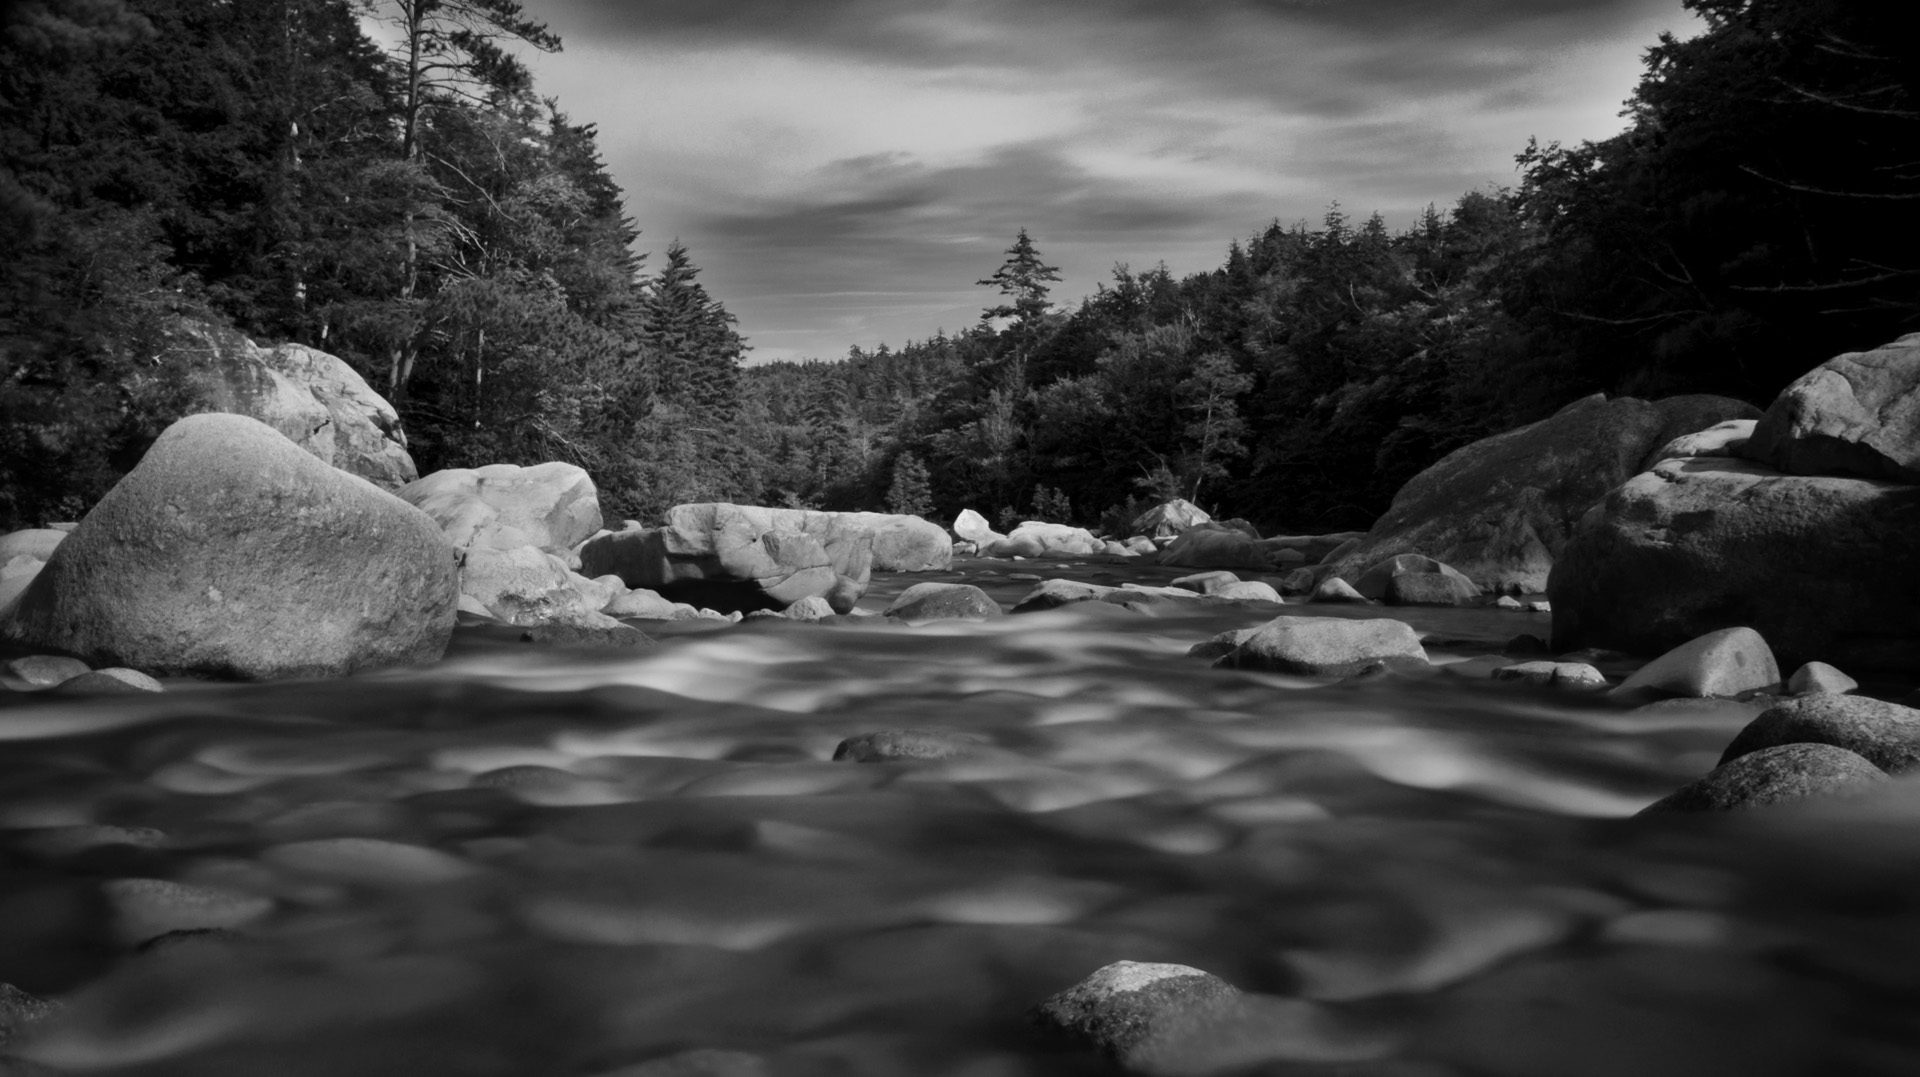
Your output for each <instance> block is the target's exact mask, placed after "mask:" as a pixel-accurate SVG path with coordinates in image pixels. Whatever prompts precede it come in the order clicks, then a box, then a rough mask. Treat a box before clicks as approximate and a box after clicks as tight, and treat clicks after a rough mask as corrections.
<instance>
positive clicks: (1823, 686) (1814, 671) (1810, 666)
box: [1787, 662, 1860, 696]
mask: <svg viewBox="0 0 1920 1077" xmlns="http://www.w3.org/2000/svg"><path fill="white" fill-rule="evenodd" d="M1858 687H1860V682H1859V681H1856V680H1854V679H1853V678H1852V677H1849V676H1847V675H1846V674H1844V673H1842V672H1840V671H1839V670H1837V669H1835V668H1833V667H1832V666H1830V665H1827V664H1826V663H1825V662H1808V663H1807V664H1806V665H1804V666H1801V667H1800V668H1799V669H1796V670H1794V671H1793V676H1791V677H1788V678H1787V692H1788V693H1789V694H1791V695H1796V696H1807V695H1821V694H1831V695H1845V694H1846V693H1848V692H1851V691H1853V690H1854V689H1855V688H1858Z"/></svg>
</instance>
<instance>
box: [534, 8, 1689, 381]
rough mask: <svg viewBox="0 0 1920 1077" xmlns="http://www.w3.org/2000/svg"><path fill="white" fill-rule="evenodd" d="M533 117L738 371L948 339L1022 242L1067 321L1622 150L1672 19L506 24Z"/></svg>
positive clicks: (1300, 15)
mask: <svg viewBox="0 0 1920 1077" xmlns="http://www.w3.org/2000/svg"><path fill="white" fill-rule="evenodd" d="M524 3H525V6H526V8H527V10H528V13H529V14H530V15H532V16H534V17H536V18H540V19H544V20H546V22H547V23H548V25H549V26H550V27H551V28H552V29H553V30H555V31H556V32H558V33H559V34H560V35H561V36H562V38H564V40H565V41H566V50H565V51H564V52H563V53H561V54H559V55H556V56H550V57H548V56H539V57H534V58H533V60H534V69H535V72H536V77H537V80H538V89H539V91H540V92H542V93H543V94H548V95H553V96H557V97H558V98H559V99H560V103H561V107H562V108H563V109H564V110H565V111H566V112H567V113H568V114H569V115H571V116H572V117H573V119H574V120H576V121H586V122H592V123H595V124H598V125H599V127H600V145H601V149H602V152H603V155H604V156H605V158H606V160H607V162H608V164H609V165H610V167H611V168H612V171H613V174H614V177H615V179H617V180H618V181H619V182H620V184H621V186H623V187H624V188H625V189H626V192H627V207H628V210H629V212H630V214H631V215H632V216H633V218H634V219H635V221H636V222H637V223H638V224H639V226H640V227H641V229H642V231H643V233H644V234H643V235H642V237H641V246H642V247H643V248H644V249H647V250H651V251H653V252H655V253H654V256H653V259H652V261H653V262H656V263H657V261H658V260H659V258H660V254H659V252H661V251H663V250H664V249H665V247H666V245H667V243H668V242H669V241H670V240H672V239H673V238H675V237H679V238H680V239H681V240H683V241H684V242H685V243H686V244H687V245H688V247H689V248H690V249H691V250H692V253H693V258H694V261H695V263H696V264H698V265H699V266H701V267H702V269H703V271H704V272H703V276H702V277H701V280H702V281H703V282H704V283H705V284H706V285H707V287H708V289H709V290H710V291H711V292H712V293H713V294H714V295H715V296H717V297H719V298H720V299H721V301H722V302H724V303H725V304H726V306H727V308H728V309H729V310H731V311H733V312H734V313H735V314H736V315H738V316H739V318H740V328H741V330H742V332H743V333H744V334H745V335H746V336H747V337H748V339H749V342H750V343H751V344H752V346H753V348H754V351H753V354H752V357H751V360H750V361H756V362H760V361H766V360H770V359H786V358H801V357H818V358H837V357H840V356H843V355H845V354H846V351H847V348H848V346H849V345H852V344H858V345H860V346H862V347H866V348H871V347H874V346H875V345H877V344H879V343H880V342H882V341H886V342H888V343H890V344H893V345H894V346H896V347H897V346H899V345H900V344H901V343H903V342H904V341H906V340H908V339H924V338H926V337H929V336H931V335H933V333H934V332H935V330H937V329H941V328H945V329H947V330H949V331H953V330H958V329H961V328H964V327H966V326H967V325H970V324H972V323H973V322H974V321H976V320H977V319H978V318H979V314H980V310H981V308H982V307H984V306H986V305H988V303H989V302H990V300H991V296H990V293H989V291H988V290H987V289H985V288H981V287H978V286H976V285H975V284H974V282H975V281H977V280H979V279H981V278H983V277H986V276H988V275H989V274H991V273H992V272H993V270H994V269H995V268H996V267H997V266H998V265H999V264H1000V262H1001V261H1002V258H1003V256H1004V254H1003V252H1004V251H1005V249H1006V247H1007V246H1008V244H1009V243H1010V242H1011V241H1012V239H1013V236H1014V234H1015V232H1016V231H1017V230H1018V229H1020V228H1022V227H1024V228H1026V229H1027V230H1028V232H1029V233H1030V234H1031V235H1032V237H1033V239H1034V241H1035V243H1036V244H1037V245H1038V246H1039V248H1040V251H1041V253H1042V254H1043V255H1044V256H1045V257H1046V258H1047V260H1048V261H1049V262H1051V263H1053V264H1054V265H1057V266H1059V267H1060V269H1061V276H1062V277H1063V280H1062V281H1061V283H1060V284H1059V285H1057V286H1055V288H1054V299H1055V300H1056V301H1058V302H1062V303H1067V304H1071V303H1074V302H1077V301H1078V299H1079V298H1080V297H1081V296H1083V295H1085V294H1087V293H1089V292H1091V291H1093V289H1094V285H1095V284H1096V283H1097V282H1099V281H1104V280H1107V279H1108V278H1109V276H1110V273H1111V270H1112V267H1113V265H1114V263H1115V262H1127V263H1130V264H1131V265H1132V266H1133V267H1134V268H1135V269H1142V268H1146V267H1149V266H1152V265H1153V264H1154V263H1156V262H1159V261H1165V262H1166V263H1167V265H1168V266H1169V267H1170V268H1171V269H1172V270H1173V271H1174V272H1175V273H1177V274H1184V273H1190V272H1197V271H1201V270H1205V269H1211V268H1213V267H1215V266H1217V265H1219V264H1220V262H1221V260H1222V258H1223V257H1224V255H1225V251H1226V246H1227V243H1228V241H1229V240H1231V239H1233V238H1236V237H1245V236H1247V235H1249V234H1252V233H1254V232H1257V231H1258V230H1260V229H1262V228H1264V227H1265V225H1266V224H1267V223H1268V222H1269V221H1272V220H1274V219H1278V220H1280V221H1282V222H1284V223H1292V222H1293V221H1296V220H1301V219H1305V220H1308V221H1313V222H1317V221H1318V220H1319V219H1320V218H1321V216H1322V214H1323V213H1324V212H1325V211H1326V208H1327V205H1328V203H1329V202H1330V201H1333V200H1335V199H1337V200H1338V201H1339V202H1340V204H1341V205H1342V207H1344V208H1345V209H1347V210H1348V211H1349V212H1351V213H1354V214H1355V215H1357V216H1361V217H1364V216H1365V215H1366V214H1367V213H1369V212H1372V211H1374V210H1378V211H1380V212H1381V213H1382V214H1384V215H1385V216H1386V219H1387V222H1388V224H1389V225H1391V226H1393V227H1396V228H1398V227H1404V226H1406V225H1408V224H1410V223H1411V222H1412V220H1413V218H1414V215H1415V214H1417V213H1418V212H1419V210H1420V208H1421V207H1423V206H1425V205H1426V204H1427V203H1429V202H1433V203H1437V204H1439V205H1440V207H1441V208H1443V209H1444V208H1445V207H1446V206H1447V205H1448V204H1450V203H1451V202H1452V201H1453V200H1454V199H1456V198H1458V197H1459V196H1460V194H1461V193H1463V192H1465V191H1468V190H1472V189H1475V188H1484V187H1487V186H1490V185H1496V184H1510V183H1512V182H1514V180H1515V173H1514V171H1513V156H1514V154H1515V153H1517V152H1519V151H1520V150H1521V149H1522V148H1523V147H1524V145H1525V143H1526V140H1527V138H1528V136H1530V135H1537V136H1539V137H1540V139H1541V140H1542V141H1550V140H1556V139H1557V140H1560V141H1563V142H1577V141H1579V140H1580V139H1583V138H1603V137H1605V136H1607V135H1610V134H1613V133H1614V132H1616V131H1618V130H1619V129H1620V128H1621V126H1622V121H1621V120H1620V118H1619V115H1618V113H1619V110H1620V106H1621V102H1622V101H1623V100H1624V98H1625V97H1626V96H1627V94H1628V92H1629V91H1631V89H1632V88H1633V85H1634V82H1635V80H1636V79H1637V77H1638V74H1639V71H1640V56H1641V52H1642V50H1643V49H1644V48H1645V47H1646V46H1647V45H1650V44H1652V43H1653V41H1654V39H1655V36H1656V35H1657V34H1658V33H1659V31H1661V30H1663V29H1670V30H1674V31H1675V32H1678V33H1680V34H1682V35H1683V36H1684V35H1685V34H1688V33H1691V32H1693V30H1694V29H1696V28H1697V27H1696V26H1695V24H1694V23H1692V21H1691V17H1690V16H1688V15H1687V14H1686V13H1685V12H1684V11H1683V10H1682V9H1681V6H1680V0H524Z"/></svg>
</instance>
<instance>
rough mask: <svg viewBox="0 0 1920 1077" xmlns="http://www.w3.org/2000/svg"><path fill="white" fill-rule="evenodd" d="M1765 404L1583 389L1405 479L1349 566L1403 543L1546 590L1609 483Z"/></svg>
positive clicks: (1341, 566) (1348, 572) (1402, 548)
mask: <svg viewBox="0 0 1920 1077" xmlns="http://www.w3.org/2000/svg"><path fill="white" fill-rule="evenodd" d="M1758 414H1759V410H1758V409H1757V408H1755V407H1753V406H1752V405H1750V404H1745V403H1742V402H1740V401H1738V400H1731V399H1728V398H1726V397H1719V396H1677V397H1670V398H1668V399H1666V400H1658V401H1652V402H1649V401H1645V400H1638V399H1635V398H1633V397H1620V398H1617V399H1614V400H1607V399H1605V398H1604V397H1603V396H1600V395H1598V394H1596V395H1594V396H1590V397H1587V398H1585V399H1583V400H1577V401H1575V402H1574V403H1572V404H1569V405H1567V406H1566V407H1564V408H1562V409H1560V411H1559V412H1557V413H1555V414H1554V415H1553V416H1551V417H1550V418H1546V419H1542V420H1540V421H1539V422H1536V423H1533V424H1531V425H1528V426H1523V427H1521V428H1519V429H1518V430H1510V431H1508V432H1506V433H1504V434H1497V435H1495V436H1493V437H1490V438H1485V439H1482V440H1480V441H1476V442H1474V443H1473V444H1471V445H1467V446H1463V447H1462V448H1459V449H1456V450H1454V451H1453V452H1451V453H1449V454H1447V455H1446V456H1445V457H1444V458H1442V459H1441V460H1440V462H1439V463H1436V464H1434V465H1433V466H1432V467H1430V468H1427V469H1426V470H1425V471H1422V472H1421V473H1420V474H1418V475H1415V476H1414V477H1413V478H1412V479H1410V480H1408V482H1407V484H1406V485H1405V486H1403V487H1401V488H1400V492H1399V493H1397V494H1395V495H1394V498H1393V504H1392V505H1391V506H1390V507H1389V508H1388V509H1387V512H1386V514H1385V515H1384V516H1381V517H1380V519H1379V520H1378V521H1376V522H1375V523H1374V525H1373V527H1372V529H1371V530H1369V531H1368V532H1367V534H1366V537H1365V538H1363V539H1361V540H1360V541H1359V542H1358V543H1356V544H1355V545H1354V546H1353V547H1352V548H1350V549H1348V550H1346V551H1345V552H1344V553H1342V554H1341V556H1340V558H1339V559H1338V561H1337V562H1336V570H1337V571H1338V572H1339V574H1340V575H1342V576H1345V577H1347V578H1348V579H1352V578H1353V574H1354V573H1355V572H1356V571H1358V570H1359V569H1360V568H1362V567H1364V566H1367V565H1371V564H1373V563H1374V562H1376V561H1379V560H1380V559H1382V558H1384V557H1388V556H1391V555H1393V554H1399V553H1421V554H1426V555H1427V556H1429V557H1434V558H1438V559H1439V560H1441V561H1444V562H1446V563H1447V564H1450V565H1453V566H1454V567H1456V568H1458V569H1459V570H1460V571H1462V572H1464V573H1466V575H1467V576H1468V577H1469V578H1470V579H1472V580H1473V581H1474V582H1476V583H1478V584H1479V585H1480V586H1481V587H1483V588H1485V589H1487V590H1513V589H1519V590H1523V591H1540V590H1543V589H1545V587H1546V585H1547V574H1548V572H1550V571H1551V570H1552V568H1553V563H1554V560H1555V559H1556V558H1557V557H1558V556H1559V553H1560V550H1561V548H1562V547H1563V546H1564V545H1565V544H1566V541H1567V536H1568V535H1569V534H1571V533H1572V531H1573V528H1574V525H1575V524H1576V523H1578V522H1579V520H1580V517H1581V515H1582V514H1583V513H1585V512H1586V510H1587V508H1588V507H1589V506H1591V505H1592V504H1593V503H1594V502H1596V501H1599V500H1600V499H1601V498H1602V497H1604V496H1605V495H1606V493H1607V491H1608V490H1611V489H1613V488H1614V487H1616V486H1618V485H1620V484H1621V483H1623V482H1625V481H1627V479H1629V478H1631V477H1632V476H1633V475H1634V474H1636V473H1638V472H1640V471H1642V470H1644V469H1645V468H1646V467H1647V466H1649V463H1648V461H1647V460H1646V457H1647V456H1648V454H1649V453H1650V452H1652V451H1653V450H1656V449H1658V448H1659V447H1661V446H1664V445H1665V444H1666V443H1667V442H1669V441H1671V440H1673V439H1674V438H1676V437H1679V436H1680V435H1682V434H1688V433H1692V432H1694V431H1697V430H1704V429H1705V428H1707V427H1710V426H1713V425H1714V424H1715V423H1719V422H1722V421H1724V420H1727V419H1740V418H1750V417H1753V416H1757V415H1758Z"/></svg>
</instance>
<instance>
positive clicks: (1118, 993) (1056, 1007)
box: [1032, 961, 1240, 1066]
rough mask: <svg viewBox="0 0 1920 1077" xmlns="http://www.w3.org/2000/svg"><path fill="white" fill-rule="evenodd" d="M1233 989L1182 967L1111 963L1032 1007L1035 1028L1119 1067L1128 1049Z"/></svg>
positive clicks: (1234, 993) (1226, 996)
mask: <svg viewBox="0 0 1920 1077" xmlns="http://www.w3.org/2000/svg"><path fill="white" fill-rule="evenodd" d="M1239 993H1240V990H1239V988H1236V987H1234V986H1233V985H1232V984H1230V983H1228V982H1226V981H1225V980H1222V979H1221V978H1220V977H1218V976H1215V975H1213V974H1212V973H1210V972H1203V971H1201V970H1199V969H1196V968H1192V967H1189V966H1187V965H1169V964H1149V963H1146V962H1141V961H1116V962H1114V963H1113V964H1111V965H1107V966H1106V967H1104V968H1101V969H1099V970H1097V971H1095V972H1094V974H1093V975H1091V976H1088V977H1087V978H1086V979H1084V980H1081V981H1080V982H1079V983H1077V984H1074V985H1073V986H1072V987H1069V988H1067V989H1066V990H1065V991H1062V992H1060V993H1059V994H1057V995H1054V996H1053V997H1051V998H1049V999H1047V1000H1046V1001H1044V1002H1042V1003H1040V1005H1038V1006H1036V1007H1035V1008H1034V1010H1033V1013H1032V1018H1033V1022H1034V1024H1035V1025H1037V1026H1039V1027H1040V1029H1041V1030H1043V1031H1045V1032H1047V1033H1050V1034H1052V1035H1055V1036H1060V1037H1064V1038H1066V1039H1069V1040H1071V1041H1073V1042H1075V1043H1078V1044H1080V1045H1081V1046H1084V1047H1090V1048H1093V1049H1095V1050H1097V1051H1099V1052H1101V1053H1102V1054H1104V1055H1106V1056H1107V1057H1109V1058H1111V1059H1113V1060H1115V1061H1117V1062H1119V1063H1120V1064H1121V1065H1123V1066H1125V1065H1126V1064H1127V1061H1128V1056H1129V1055H1130V1053H1131V1052H1132V1051H1133V1049H1134V1048H1135V1047H1137V1046H1139V1045H1140V1044H1141V1043H1142V1042H1144V1041H1145V1040H1147V1039H1148V1038H1149V1037H1151V1036H1153V1035H1154V1034H1155V1033H1156V1032H1162V1031H1165V1030H1166V1029H1167V1027H1168V1026H1169V1025H1173V1024H1179V1023H1183V1022H1185V1021H1189V1020H1191V1019H1192V1018H1193V1016H1194V1014H1195V1011H1204V1010H1206V1009H1208V1008H1211V1007H1214V1006H1217V1005H1219V1004H1220V1003H1221V1002H1222V1001H1224V1000H1226V999H1231V998H1233V997H1235V996H1237V995H1239Z"/></svg>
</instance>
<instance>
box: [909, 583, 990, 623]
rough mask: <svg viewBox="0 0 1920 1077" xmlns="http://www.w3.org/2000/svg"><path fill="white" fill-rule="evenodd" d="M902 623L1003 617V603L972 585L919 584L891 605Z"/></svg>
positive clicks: (910, 588)
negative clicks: (1001, 606) (1001, 605)
mask: <svg viewBox="0 0 1920 1077" xmlns="http://www.w3.org/2000/svg"><path fill="white" fill-rule="evenodd" d="M886 615H887V616H888V617H893V618H896V619H898V620H902V621H952V620H967V619H979V618H984V617H998V616H1000V604H999V603H998V602H995V601H994V600H993V599H991V598H988V597H987V593H986V592H985V591H982V590H981V589H980V588H978V587H975V586H973V585H972V584H970V583H916V584H914V585H913V586H912V587H909V588H907V589H906V590H905V591H902V592H900V597H898V598H896V599H894V600H893V602H892V603H891V604H890V605H888V606H887V609H886Z"/></svg>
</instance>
